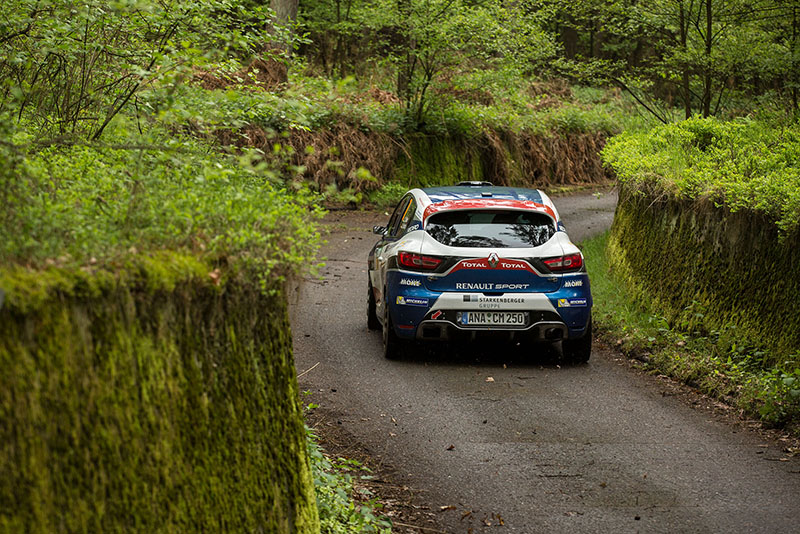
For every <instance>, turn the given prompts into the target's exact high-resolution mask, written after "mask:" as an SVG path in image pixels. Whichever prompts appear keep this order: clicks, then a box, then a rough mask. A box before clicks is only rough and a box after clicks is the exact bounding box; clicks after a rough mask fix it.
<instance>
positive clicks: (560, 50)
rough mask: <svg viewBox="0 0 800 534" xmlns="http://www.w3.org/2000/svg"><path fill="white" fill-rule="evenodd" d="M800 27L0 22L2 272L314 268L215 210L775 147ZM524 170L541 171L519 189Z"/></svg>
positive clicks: (676, 20) (255, 20)
mask: <svg viewBox="0 0 800 534" xmlns="http://www.w3.org/2000/svg"><path fill="white" fill-rule="evenodd" d="M798 11H800V7H798V4H797V3H796V2H792V1H788V0H765V1H739V0H725V1H722V0H706V1H701V0H688V1H687V0H658V1H653V2H628V1H619V2H616V1H579V2H569V3H563V2H553V1H545V0H525V1H521V2H515V3H513V4H508V3H504V2H500V1H497V0H485V1H475V2H472V1H466V0H396V1H395V0H392V1H388V0H375V1H357V0H306V1H303V2H298V1H296V0H274V1H273V2H272V3H271V4H269V5H267V4H266V3H263V2H257V1H254V0H196V1H191V2H183V1H181V2H177V1H174V0H160V1H155V0H120V1H116V2H99V1H93V0H90V1H87V2H82V3H75V2H71V1H68V0H14V1H12V2H9V3H7V5H6V6H5V8H4V17H3V20H2V21H1V22H0V115H1V116H2V121H0V157H2V160H3V162H2V163H3V165H2V170H0V173H2V174H1V176H0V177H1V178H2V180H0V200H2V205H3V209H2V212H0V223H2V224H3V227H4V228H6V229H8V228H15V229H20V230H21V231H15V232H13V233H12V234H10V235H8V236H7V237H8V238H7V239H4V240H2V244H0V256H2V258H3V259H5V260H11V261H22V262H25V263H30V262H34V263H36V262H41V261H44V260H47V259H49V260H50V261H57V260H58V258H62V259H63V258H67V259H70V258H72V259H76V258H81V261H84V260H87V259H90V258H93V257H94V258H99V257H100V256H103V255H105V256H109V255H112V256H113V255H114V254H119V253H121V251H126V250H128V249H130V247H132V246H141V244H144V246H145V247H146V246H150V245H152V246H157V247H161V246H169V247H173V246H189V247H194V248H198V247H200V248H202V249H203V250H215V251H217V252H218V253H220V254H228V253H234V254H241V255H242V256H245V257H247V258H248V261H249V262H255V263H259V262H261V263H263V262H264V261H266V260H259V259H256V258H259V257H263V254H254V253H251V252H245V251H247V250H249V249H248V247H250V246H251V245H252V246H256V247H260V249H259V250H261V251H262V252H264V253H266V252H268V253H269V255H278V256H280V257H281V258H283V259H285V260H287V261H289V263H292V262H293V261H294V259H293V258H295V257H297V258H298V259H299V263H303V262H306V261H307V260H308V258H307V254H306V253H305V252H303V251H302V250H300V249H301V248H302V247H300V246H299V245H298V247H295V248H297V250H295V248H293V247H292V246H290V247H289V249H290V252H285V248H286V247H275V246H273V245H269V244H267V242H265V241H264V240H263V239H262V238H261V237H259V235H260V234H259V233H258V232H251V233H249V234H248V235H245V236H243V235H239V234H237V232H240V230H234V229H232V228H231V225H230V224H225V223H223V222H222V221H226V220H227V221H234V220H238V221H240V222H241V223H244V222H245V221H249V223H250V226H252V227H255V228H261V229H263V228H264V223H263V222H259V221H261V219H260V218H261V217H262V215H259V214H256V213H255V212H253V213H240V212H236V210H237V209H240V208H241V209H244V208H242V206H243V205H244V204H243V203H237V202H231V203H228V204H226V203H225V202H207V201H204V200H203V199H206V198H210V197H211V196H219V195H222V196H223V197H225V196H226V195H228V194H233V195H234V196H235V195H240V196H241V195H244V196H248V195H256V196H257V195H259V194H261V192H262V191H263V190H264V189H263V188H264V187H266V188H267V189H269V190H271V191H273V194H275V195H276V198H278V197H279V198H281V199H283V201H285V203H284V202H283V201H281V202H274V203H273V204H274V205H276V206H278V205H285V206H289V205H292V206H297V205H308V203H309V202H311V200H309V199H310V198H311V197H312V196H314V195H320V194H321V195H327V196H328V197H331V198H333V199H334V200H340V201H343V202H350V203H358V202H361V201H363V200H364V199H365V198H366V197H365V195H367V196H368V195H369V194H378V193H376V191H377V190H379V189H380V188H379V185H381V184H384V183H385V182H387V181H391V180H393V179H394V180H399V181H401V182H403V185H405V186H407V185H411V183H413V182H414V181H415V180H416V181H417V182H418V183H428V182H426V180H428V179H427V178H424V177H423V178H419V177H418V174H419V173H418V172H417V169H419V168H420V167H421V166H423V165H425V164H426V163H425V162H424V161H418V160H419V159H420V158H419V154H420V153H422V154H425V153H435V159H437V160H438V161H449V162H451V165H450V167H451V168H450V169H441V168H439V167H437V165H439V164H438V163H437V162H436V161H432V162H428V166H429V167H431V171H430V172H431V173H433V174H435V175H441V176H440V179H441V180H443V181H448V180H449V181H452V180H453V179H458V177H460V176H461V177H463V175H462V174H460V171H458V169H456V167H465V166H466V167H469V166H470V165H471V166H472V167H475V166H476V165H477V167H480V169H478V168H477V167H476V170H475V172H472V171H470V172H471V174H469V176H473V177H474V176H479V177H482V178H490V179H491V178H493V176H491V175H492V174H494V175H498V177H497V178H498V180H499V181H500V182H501V183H503V181H504V178H503V177H502V175H508V174H509V173H511V174H514V173H516V178H514V179H513V180H511V182H513V183H520V182H523V183H525V181H527V182H529V183H531V184H533V183H536V184H537V185H548V184H558V183H569V182H570V181H572V182H581V181H583V182H596V181H598V180H603V179H607V178H608V176H607V175H606V174H605V172H604V171H602V169H600V164H599V160H597V157H596V154H597V152H598V151H599V149H600V148H602V146H603V144H604V140H605V139H606V138H608V137H609V136H612V135H615V134H619V133H620V132H622V131H629V132H630V131H644V130H647V129H649V128H651V127H653V126H654V125H656V124H658V123H671V122H676V121H680V120H683V119H686V118H689V117H692V116H695V115H698V116H701V117H712V116H715V117H718V118H719V119H722V120H730V119H744V120H749V121H751V122H752V121H756V123H758V124H760V125H763V128H761V129H759V128H756V129H755V130H756V132H755V133H753V128H750V129H746V131H745V130H742V133H741V134H740V135H739V134H737V135H738V136H739V137H740V138H742V139H744V138H748V139H750V141H752V139H754V138H758V139H761V137H763V136H762V134H764V133H765V132H768V131H772V130H773V129H774V128H783V127H785V126H786V125H791V124H793V123H795V122H796V119H797V116H798V85H799V84H800V80H799V79H798V77H800V68H798V62H799V61H800V43H799V42H798V40H799V37H798V24H800V22H798ZM704 124H705V123H704ZM709 124H710V123H709ZM711 127H712V126H708V124H706V126H702V128H711ZM715 127H716V126H715ZM419 135H423V136H426V135H427V136H435V137H438V138H442V137H445V138H459V139H461V140H462V145H464V146H467V148H468V150H467V152H468V153H469V154H472V153H478V152H480V151H483V152H484V153H482V154H479V157H477V156H476V157H475V158H472V159H470V160H468V161H462V160H459V159H458V158H457V157H456V155H457V152H458V151H459V150H461V149H462V148H463V146H462V147H461V148H458V147H456V149H453V148H452V147H451V148H449V149H442V150H438V151H437V150H433V151H432V149H431V147H430V144H429V143H428V144H425V145H420V143H419V141H415V140H414V139H415V136H419ZM576 135H583V136H584V137H583V138H582V139H580V140H576V138H575V136H576ZM587 135H588V137H587ZM704 135H706V136H708V135H710V134H704ZM569 136H573V137H569ZM748 136H749V137H748ZM750 141H747V140H745V141H743V142H744V143H745V144H748V143H750ZM750 144H752V143H750ZM486 147H488V148H489V149H490V150H492V151H493V153H492V154H490V155H489V156H488V157H487V156H486V154H485V151H486ZM454 152H455V153H454ZM520 153H528V154H535V156H536V157H535V158H533V157H532V156H531V157H529V158H528V159H529V160H530V159H532V160H533V161H534V163H531V162H530V161H528V162H526V163H524V164H522V165H517V167H514V166H513V164H512V162H513V161H514V160H519V159H521V157H516V158H515V156H518V155H519V154H520ZM403 156H407V157H406V159H405V160H403ZM478 160H480V161H478ZM476 161H477V163H476ZM536 161H539V162H541V161H544V162H545V163H546V164H538V166H537V164H536V163H535V162H536ZM575 162H578V163H577V164H576V163H575ZM512 167H514V168H512ZM189 169H192V170H191V171H189ZM404 169H405V170H404ZM408 169H410V170H408ZM515 169H516V170H515ZM512 171H513V172H512ZM578 171H579V172H578ZM737 172H738V171H737ZM742 172H744V173H745V174H746V173H747V172H748V171H747V170H746V169H745V170H744V171H742ZM198 173H199V175H200V177H198ZM203 176H204V177H203ZM428 181H429V180H428ZM189 182H191V184H192V187H187V183H189ZM222 182H225V183H227V184H228V187H222V186H220V185H219V184H220V183H222ZM232 184H235V185H232ZM398 189H399V187H398ZM234 190H235V191H237V192H236V193H231V191H234ZM176 191H177V192H176ZM309 195H310V196H309ZM389 196H391V195H389ZM253 198H254V197H253ZM298 203H299V204H298ZM76 208H79V209H76ZM281 209H283V208H281ZM286 209H287V210H288V209H289V208H286ZM303 209H304V208H303ZM217 210H227V211H224V212H218V211H217ZM245 211H247V210H245ZM301 211H302V210H301ZM212 213H216V215H211V214H212ZM253 218H255V219H253ZM278 219H279V220H281V221H289V220H292V219H291V218H288V219H287V218H286V217H285V216H280V217H278ZM287 224H288V223H287ZM245 226H247V225H246V224H245ZM302 226H303V225H302V224H301V223H299V222H298V223H297V226H292V225H291V224H288V227H292V228H294V229H297V228H299V227H302ZM234 234H236V235H234ZM212 236H213V237H212ZM301 241H302V240H301ZM272 242H275V240H272ZM267 249H269V250H267ZM64 261H66V260H64ZM277 263H280V262H277Z"/></svg>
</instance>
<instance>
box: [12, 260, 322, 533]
mask: <svg viewBox="0 0 800 534" xmlns="http://www.w3.org/2000/svg"><path fill="white" fill-rule="evenodd" d="M210 271H211V269H210V268H209V267H207V266H206V265H204V264H202V263H201V262H199V261H197V260H194V259H193V258H190V257H184V256H180V255H174V254H173V255H164V256H161V257H157V258H149V259H146V260H140V261H136V262H133V263H132V264H129V265H128V266H127V267H125V268H122V269H121V270H120V272H117V273H109V272H108V271H99V272H89V271H87V270H78V271H68V270H59V269H50V270H47V271H44V272H37V273H31V272H28V271H26V270H24V269H22V268H16V269H3V270H0V288H2V289H3V290H4V291H5V302H4V303H3V305H2V308H0V368H1V369H2V372H0V532H4V533H12V532H13V533H18V532H48V533H50V532H53V533H55V532H148V533H150V532H154V533H155V532H169V533H171V532H175V533H185V532H264V533H311V532H318V531H319V521H318V518H317V511H316V503H315V497H314V489H313V482H312V480H311V475H310V470H309V465H308V458H307V453H306V448H305V437H304V427H303V421H302V416H301V411H300V409H299V406H298V395H297V393H298V392H297V382H296V378H295V370H294V363H293V358H292V347H291V337H290V335H289V324H288V319H287V311H286V305H285V299H284V297H283V294H282V291H281V290H280V288H277V290H276V291H274V292H273V296H269V297H266V296H264V294H263V293H262V291H261V290H259V289H258V288H257V287H254V286H251V285H250V284H249V283H246V282H243V281H237V280H228V281H225V280H224V276H223V280H220V279H219V278H218V277H217V276H216V272H212V275H211V276H209V272H210Z"/></svg>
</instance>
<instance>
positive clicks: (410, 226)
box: [406, 221, 422, 232]
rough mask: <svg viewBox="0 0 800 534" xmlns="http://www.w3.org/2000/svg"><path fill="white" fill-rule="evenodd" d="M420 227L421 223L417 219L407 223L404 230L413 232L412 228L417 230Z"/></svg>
mask: <svg viewBox="0 0 800 534" xmlns="http://www.w3.org/2000/svg"><path fill="white" fill-rule="evenodd" d="M420 228H422V223H420V222H419V221H414V222H412V223H411V224H409V225H408V229H407V230H406V232H413V231H414V230H419V229H420Z"/></svg>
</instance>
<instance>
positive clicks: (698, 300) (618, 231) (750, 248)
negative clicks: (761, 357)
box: [609, 185, 800, 363]
mask: <svg viewBox="0 0 800 534" xmlns="http://www.w3.org/2000/svg"><path fill="white" fill-rule="evenodd" d="M609 253H610V254H609V256H610V258H611V262H612V264H613V267H614V268H615V269H616V270H617V271H618V272H619V273H620V274H622V275H623V276H624V277H625V278H626V279H627V280H628V282H630V284H631V286H632V287H634V288H635V289H636V290H637V294H638V295H639V296H640V297H641V298H645V299H650V300H652V301H653V302H654V303H655V304H656V306H657V308H660V309H661V310H663V314H664V316H665V317H666V318H667V319H668V320H669V321H670V322H671V323H673V324H677V325H679V326H682V327H683V328H686V329H687V330H690V331H692V330H699V331H701V332H702V333H703V334H710V335H730V336H731V337H735V338H736V339H740V340H746V341H747V342H750V343H752V344H753V345H754V346H758V347H764V348H767V349H770V350H771V351H772V356H771V357H772V358H773V359H776V358H779V357H782V356H780V355H781V354H782V355H786V354H792V353H795V352H796V351H798V350H800V313H798V311H797V306H798V302H800V233H798V232H797V231H795V232H793V233H791V234H789V235H780V234H779V231H778V228H777V226H776V225H775V224H774V221H772V220H769V219H768V218H767V217H766V216H764V215H763V214H760V213H756V212H752V211H748V210H741V211H737V212H735V213H731V212H730V211H729V210H727V209H726V208H724V207H718V206H715V205H714V204H713V203H711V202H704V201H690V200H685V199H679V198H675V197H673V196H670V195H668V194H665V193H663V192H660V193H658V194H656V193H645V192H643V191H641V190H639V189H636V188H634V187H632V186H630V185H623V186H622V190H621V192H620V197H619V204H618V206H617V212H616V215H615V217H614V224H613V226H612V229H611V236H610V239H609ZM781 361H782V360H781ZM772 363H776V361H773V362H772Z"/></svg>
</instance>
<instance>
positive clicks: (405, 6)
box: [397, 0, 414, 108]
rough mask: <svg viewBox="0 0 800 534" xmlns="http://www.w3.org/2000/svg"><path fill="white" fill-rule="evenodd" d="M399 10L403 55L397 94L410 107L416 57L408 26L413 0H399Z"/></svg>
mask: <svg viewBox="0 0 800 534" xmlns="http://www.w3.org/2000/svg"><path fill="white" fill-rule="evenodd" d="M397 11H398V13H399V14H400V20H399V21H398V25H397V27H398V31H399V41H400V43H399V50H400V54H399V55H400V57H401V61H400V64H399V65H398V66H397V96H398V98H400V101H401V102H402V103H403V105H404V106H406V108H408V106H409V105H410V103H411V95H410V94H409V90H410V86H411V77H412V75H413V73H414V58H413V54H412V50H411V46H412V44H411V39H410V37H409V27H408V25H409V24H410V21H409V17H410V15H411V0H397Z"/></svg>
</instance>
